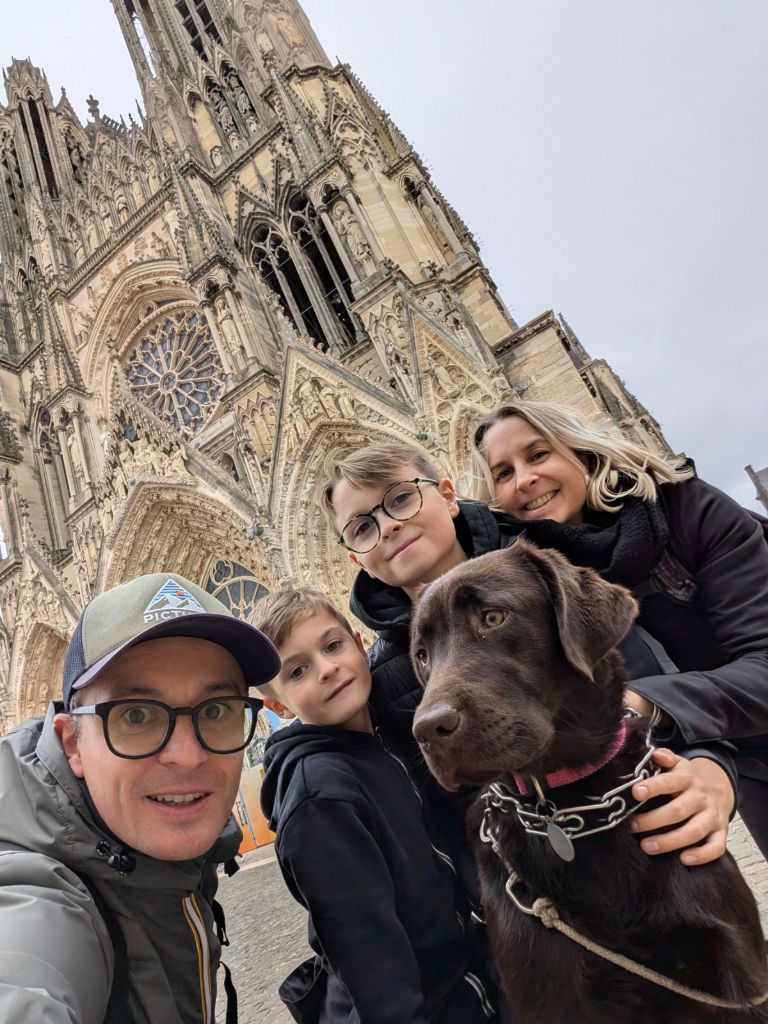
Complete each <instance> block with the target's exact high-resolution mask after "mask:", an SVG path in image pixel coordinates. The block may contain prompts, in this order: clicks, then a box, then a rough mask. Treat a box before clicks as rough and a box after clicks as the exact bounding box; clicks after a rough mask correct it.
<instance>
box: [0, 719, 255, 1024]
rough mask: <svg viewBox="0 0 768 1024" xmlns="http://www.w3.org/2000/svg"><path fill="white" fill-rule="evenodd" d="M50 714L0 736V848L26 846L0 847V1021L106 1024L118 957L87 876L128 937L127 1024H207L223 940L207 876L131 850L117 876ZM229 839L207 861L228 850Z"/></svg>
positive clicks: (186, 864)
mask: <svg viewBox="0 0 768 1024" xmlns="http://www.w3.org/2000/svg"><path fill="white" fill-rule="evenodd" d="M55 710H56V709H55V708H54V706H53V705H51V706H50V707H49V709H48V714H47V716H46V717H45V719H42V718H36V719H31V720H29V721H27V722H25V723H23V724H22V725H20V726H18V727H17V728H16V729H14V730H13V731H12V732H10V733H8V735H7V736H4V737H3V738H2V739H0V842H3V841H5V842H8V843H11V844H15V845H16V846H20V847H23V848H24V850H23V851H12V852H2V851H0V1021H4V1022H5V1021H7V1022H11V1021H14V1022H15V1021H25V1022H26V1021H34V1022H35V1024H102V1021H103V1020H104V1015H105V1012H106V1007H107V1002H108V999H109V993H110V989H111V986H112V978H113V972H114V956H113V950H112V943H111V941H110V938H109V933H108V931H107V928H106V926H105V924H104V920H103V918H102V917H101V915H100V913H99V911H98V909H97V908H96V905H95V903H94V901H93V898H92V897H91V895H90V893H89V892H88V890H87V888H86V887H85V886H84V885H83V883H82V881H81V880H80V878H79V877H78V875H84V876H86V877H88V878H89V879H90V880H91V881H92V882H93V884H94V885H95V887H96V889H97V890H98V892H99V894H100V895H101V897H102V899H103V900H104V902H105V903H106V905H107V906H108V907H109V908H110V910H111V911H112V912H113V915H114V917H115V919H116V921H117V923H118V924H119V926H120V928H121V930H122V932H123V935H124V936H125V943H126V952H127V957H128V982H129V988H130V993H129V1001H130V1010H131V1022H130V1024H150V1022H151V1024H160V1022H162V1024H211V1022H212V1021H213V1020H214V1011H213V1005H214V1001H215V994H216V969H217V967H218V963H219V955H220V944H219V942H218V940H217V938H216V936H215V929H214V922H213V915H212V912H211V908H210V905H209V903H208V901H207V900H206V899H205V898H204V896H203V894H202V889H201V886H202V881H203V875H204V874H205V875H206V882H208V875H211V876H212V875H213V874H214V872H213V870H212V869H211V868H210V866H209V867H208V869H207V870H206V868H205V865H206V861H205V860H203V859H202V858H201V859H198V860H194V861H174V862H168V861H165V862H163V861H158V860H154V859H153V858H151V857H145V856H142V855H141V854H135V861H136V867H135V868H134V870H132V871H130V873H128V874H126V875H125V876H122V875H120V874H119V872H118V871H117V870H115V869H114V868H112V867H110V866H109V865H108V864H107V858H106V856H105V853H104V851H105V849H106V848H105V847H104V846H103V845H102V846H101V851H102V852H101V853H99V852H97V847H99V844H104V843H105V842H106V843H107V844H108V845H110V846H111V847H112V848H113V849H116V846H115V841H114V839H113V838H112V837H110V836H109V834H108V833H107V832H105V831H104V830H103V827H100V826H99V825H98V824H97V823H96V821H95V820H94V815H93V813H92V812H91V810H90V809H89V807H88V804H87V802H86V800H85V796H84V793H83V790H82V788H81V786H80V784H79V783H78V781H77V779H76V778H75V777H74V775H73V774H72V772H71V771H70V768H69V764H68V762H67V759H66V757H65V756H64V751H63V750H62V747H61V743H60V742H59V738H58V736H57V735H56V733H55V731H54V728H53V716H54V714H55ZM235 832H236V830H234V829H232V830H230V831H229V833H228V834H227V838H226V839H225V838H224V837H222V839H221V840H220V842H219V845H217V847H216V849H215V851H212V853H211V854H209V861H210V860H227V859H229V858H230V857H231V856H233V855H234V853H235V851H236V849H237V843H238V842H239V838H238V837H237V836H236V835H235ZM26 851H29V852H26ZM206 891H207V893H208V895H210V892H211V889H210V887H207V889H206ZM126 1024H129V1022H126Z"/></svg>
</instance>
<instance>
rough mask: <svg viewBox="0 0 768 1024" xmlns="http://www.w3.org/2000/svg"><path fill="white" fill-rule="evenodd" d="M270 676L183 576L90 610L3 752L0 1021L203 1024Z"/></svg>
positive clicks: (240, 631) (148, 582) (259, 654)
mask: <svg viewBox="0 0 768 1024" xmlns="http://www.w3.org/2000/svg"><path fill="white" fill-rule="evenodd" d="M279 667H280V661H279V658H278V656H277V652H276V651H275V649H274V647H273V646H272V644H271V643H270V642H269V640H267V639H266V637H264V636H263V634H261V633H259V631H258V630H256V629H254V628H253V627H251V626H249V625H247V624H246V623H245V622H241V621H240V620H238V619H236V618H235V617H234V616H233V615H231V613H230V612H229V611H228V609H227V608H225V607H224V606H223V605H222V604H221V603H220V602H219V601H217V600H216V599H215V598H214V597H212V596H211V595H210V594H207V593H206V592H205V591H204V590H202V589H201V588H200V587H198V586H196V585H195V584H194V583H191V582H189V581H188V580H185V579H183V578H182V577H180V576H169V575H168V574H167V573H155V574H152V575H149V576H141V577H139V578H137V579H135V580H132V581H131V582H129V583H124V584H122V585H121V586H118V587H115V588H114V589H112V590H109V591H106V592H105V593H103V594H101V595H99V597H97V598H95V599H94V600H93V601H91V602H90V604H88V605H87V606H86V608H85V611H84V612H83V614H82V617H81V619H80V622H79V623H78V625H77V627H76V629H75V633H74V635H73V637H72V639H71V641H70V644H69V647H68V650H67V655H66V659H65V663H64V685H63V694H62V697H63V700H62V701H61V702H54V703H53V704H51V706H50V707H49V709H48V713H47V715H46V717H45V719H32V720H30V721H27V722H25V723H23V724H22V725H20V726H18V727H17V728H16V729H14V730H13V731H12V732H10V733H9V734H8V735H7V736H5V737H3V738H2V740H0V777H2V780H3V785H2V790H1V791H0V821H1V822H2V825H1V826H0V1020H3V1021H42V1020H45V1021H46V1022H50V1024H65V1022H66V1024H70V1022H71V1021H75V1020H76V1021H78V1024H103V1022H105V1021H109V1022H110V1024H118V1022H119V1024H150V1022H152V1024H156V1022H159V1021H163V1022H166V1021H167V1022H184V1024H187V1022H188V1024H193V1022H194V1024H201V1022H203V1024H212V1022H213V1020H214V1002H215V995H216V970H217V967H218V964H219V954H220V943H219V939H218V938H217V929H216V928H215V926H214V917H213V911H212V907H211V904H210V903H209V899H208V898H207V897H211V896H212V891H213V889H212V888H211V881H212V877H211V876H213V875H214V872H213V871H212V869H211V864H213V863H216V862H220V861H226V860H229V859H231V858H232V857H233V856H234V854H235V852H236V850H237V846H238V844H239V835H238V830H237V829H236V828H234V827H232V826H230V828H229V829H228V830H225V825H226V824H227V819H228V818H229V815H230V810H231V808H232V806H233V804H234V802H235V797H236V793H237V787H238V783H239V779H240V773H241V769H242V760H243V751H244V749H245V747H246V746H247V744H248V743H249V742H250V739H251V737H252V736H253V731H254V728H255V720H256V714H257V712H258V709H259V708H260V707H261V701H260V700H258V699H256V698H254V697H251V696H250V695H249V692H248V691H249V688H250V687H251V686H254V685H256V684H259V683H263V682H264V681H266V680H267V679H270V678H271V677H272V676H274V674H275V673H276V672H277V670H278V669H279ZM213 882H214V884H215V877H214V878H213ZM204 888H205V893H204V891H203V889H204ZM229 1019H230V1017H229V1016H228V1017H227V1020H229Z"/></svg>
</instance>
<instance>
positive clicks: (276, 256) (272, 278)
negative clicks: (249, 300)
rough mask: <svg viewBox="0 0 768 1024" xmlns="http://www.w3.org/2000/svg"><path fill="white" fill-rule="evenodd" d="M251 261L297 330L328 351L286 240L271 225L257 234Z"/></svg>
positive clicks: (261, 225) (254, 238) (326, 341)
mask: <svg viewBox="0 0 768 1024" xmlns="http://www.w3.org/2000/svg"><path fill="white" fill-rule="evenodd" d="M251 261H252V262H253V265H254V267H255V268H256V269H257V270H258V272H259V274H260V275H261V277H262V280H263V281H264V282H265V284H267V285H269V287H270V288H271V289H272V290H273V291H274V292H275V294H276V295H277V297H278V298H279V299H280V303H281V305H282V307H283V309H284V310H285V312H286V313H287V314H288V316H289V317H290V318H291V320H292V321H293V323H294V326H295V327H296V330H297V331H299V332H300V333H302V334H307V335H309V337H310V338H311V339H312V340H313V341H314V342H315V344H316V345H317V346H318V348H322V349H323V350H325V349H327V348H328V339H327V338H326V336H325V332H324V330H323V328H322V326H321V325H320V321H319V320H318V318H317V315H316V313H315V310H314V308H313V306H312V303H311V302H310V299H309V296H308V295H307V292H306V289H305V288H304V283H303V282H302V280H301V275H300V274H299V272H298V270H297V269H296V266H295V264H294V262H293V260H292V259H291V254H290V253H289V252H288V247H287V246H286V244H285V241H284V239H283V236H282V235H281V234H280V233H279V232H278V231H276V230H275V229H274V228H272V227H270V226H269V225H268V224H260V225H259V226H258V227H257V228H256V230H255V231H254V233H253V236H252V243H251Z"/></svg>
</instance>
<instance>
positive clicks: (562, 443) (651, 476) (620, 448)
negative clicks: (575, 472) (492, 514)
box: [471, 402, 694, 512]
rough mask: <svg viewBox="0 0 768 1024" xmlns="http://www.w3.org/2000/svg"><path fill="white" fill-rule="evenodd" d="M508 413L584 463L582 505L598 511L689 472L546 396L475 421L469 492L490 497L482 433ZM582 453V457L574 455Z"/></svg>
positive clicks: (647, 496)
mask: <svg viewBox="0 0 768 1024" xmlns="http://www.w3.org/2000/svg"><path fill="white" fill-rule="evenodd" d="M510 416H519V417H520V419H523V420H525V421H526V422H527V423H529V424H530V425H531V426H532V427H533V428H534V430H537V431H538V432H539V433H540V434H541V437H542V438H543V440H544V441H546V442H547V443H548V444H550V445H552V447H553V448H554V449H555V450H556V451H558V452H559V453H560V454H561V455H562V456H563V457H564V458H567V459H569V460H570V461H571V462H573V463H576V464H577V465H578V466H579V467H580V468H584V462H586V469H587V505H588V506H589V507H590V508H594V509H599V510H600V511H602V512H617V511H618V510H619V509H620V508H621V507H622V503H623V500H624V499H625V498H630V497H638V498H641V499H642V500H643V501H655V500H656V497H657V485H658V484H660V483H670V484H676V483H679V482H680V481H681V480H687V479H688V478H689V477H691V476H693V472H694V471H693V469H692V468H691V467H690V466H689V465H688V464H683V465H678V464H676V463H675V461H674V460H673V459H671V458H668V457H665V456H662V455H655V454H654V453H653V452H651V451H648V449H646V448H642V447H641V446H640V445H638V444H635V443H634V442H632V441H628V440H626V438H623V437H615V436H614V435H613V434H611V433H609V432H608V431H607V430H605V429H604V428H602V427H600V426H596V425H595V424H593V423H590V422H589V420H586V419H584V417H583V416H581V415H579V414H578V413H576V412H573V411H572V410H570V409H566V408H564V407H563V406H560V405H552V404H550V403H549V402H520V403H518V404H515V405H502V406H499V408H498V409H494V410H493V412H491V413H489V414H488V415H487V416H486V417H485V418H484V419H483V420H481V422H480V423H479V424H478V426H477V429H476V430H475V434H474V437H473V439H472V441H473V443H472V453H471V476H472V490H473V497H475V498H478V499H480V500H482V501H491V502H493V495H494V486H493V477H492V476H491V471H490V468H489V466H488V463H487V462H486V460H485V458H484V456H483V438H484V437H485V435H486V434H487V432H488V431H489V430H490V428H491V427H492V426H493V425H494V424H496V423H499V422H500V421H501V420H505V419H507V418H508V417H510ZM579 456H582V458H579Z"/></svg>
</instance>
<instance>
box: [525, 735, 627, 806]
mask: <svg viewBox="0 0 768 1024" xmlns="http://www.w3.org/2000/svg"><path fill="white" fill-rule="evenodd" d="M626 738H627V723H626V722H622V723H621V725H620V726H619V731H618V732H617V733H616V739H615V740H614V741H613V743H612V744H611V747H610V750H609V751H608V753H607V754H606V755H605V757H604V758H603V760H602V761H599V762H598V763H597V764H587V765H584V767H583V768H558V769H557V771H554V772H548V773H547V774H546V775H545V776H544V785H545V788H546V789H557V787H558V786H568V785H570V784H571V783H572V782H578V781H579V780H580V779H586V777H587V776H588V775H594V773H595V772H597V771H599V770H600V769H601V768H604V767H605V766H606V765H607V764H608V762H609V761H612V760H613V759H614V757H616V755H617V754H618V752H619V751H620V750H621V748H622V747H623V746H624V741H625V740H626ZM512 777H513V779H514V780H515V785H516V786H517V791H518V793H519V794H520V795H521V796H528V795H529V794H530V790H529V789H528V787H527V786H526V784H525V776H523V775H518V774H517V772H513V773H512Z"/></svg>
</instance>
